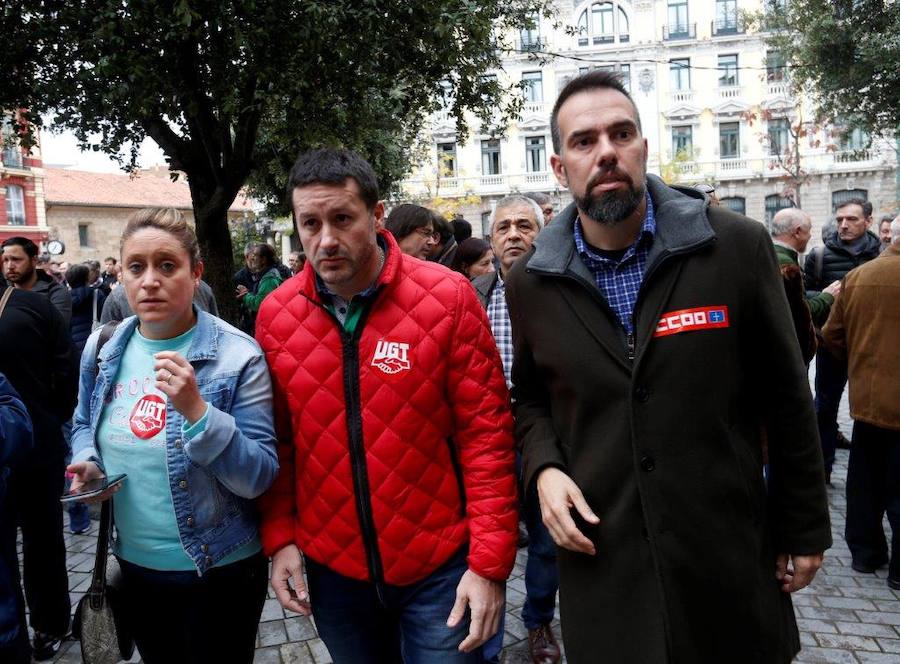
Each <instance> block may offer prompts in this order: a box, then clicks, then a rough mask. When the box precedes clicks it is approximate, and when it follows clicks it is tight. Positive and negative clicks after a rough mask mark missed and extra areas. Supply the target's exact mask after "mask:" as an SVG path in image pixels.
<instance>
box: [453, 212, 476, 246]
mask: <svg viewBox="0 0 900 664" xmlns="http://www.w3.org/2000/svg"><path fill="white" fill-rule="evenodd" d="M450 225H451V226H453V237H455V238H456V242H457V244H462V243H463V242H465V241H466V240H468V239H469V238H470V237H472V224H470V223H469V222H468V221H466V220H465V219H463V218H462V217H453V221H451V222H450Z"/></svg>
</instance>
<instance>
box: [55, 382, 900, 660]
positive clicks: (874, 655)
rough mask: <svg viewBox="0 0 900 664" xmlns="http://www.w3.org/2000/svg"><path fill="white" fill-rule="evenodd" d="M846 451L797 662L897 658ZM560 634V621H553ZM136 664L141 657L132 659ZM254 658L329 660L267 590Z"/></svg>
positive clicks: (82, 549) (897, 610)
mask: <svg viewBox="0 0 900 664" xmlns="http://www.w3.org/2000/svg"><path fill="white" fill-rule="evenodd" d="M839 421H840V424H841V429H842V430H843V432H844V434H845V435H847V436H848V437H849V436H850V431H851V425H852V423H851V422H850V419H849V413H848V407H847V402H846V396H845V398H844V403H843V404H842V407H841V413H840V418H839ZM847 457H848V452H846V451H845V450H839V451H838V458H837V464H836V466H835V469H834V473H833V478H834V486H833V487H830V488H829V490H828V496H829V503H830V506H831V519H832V530H833V532H834V542H835V544H834V547H833V548H832V549H831V550H830V551H829V552H828V553H827V555H826V560H825V565H824V568H823V569H822V570H821V571H820V572H819V574H818V575H817V577H816V579H815V582H814V583H813V584H812V586H810V587H809V588H807V589H805V590H803V591H801V592H800V593H797V594H796V595H795V597H794V605H795V608H796V613H797V622H798V623H799V626H800V630H801V634H800V637H801V642H802V644H803V650H802V651H801V653H800V655H799V656H798V658H797V661H798V662H841V663H844V662H846V663H848V664H850V663H857V664H876V663H881V662H884V663H888V662H892V663H894V664H897V663H898V662H900V592H895V591H892V590H891V589H890V588H888V587H887V584H886V581H885V577H886V575H887V570H886V568H885V569H882V570H879V571H878V572H877V573H876V574H859V573H857V572H854V571H853V570H851V568H850V562H851V561H850V553H849V551H848V550H847V546H846V544H845V543H844V538H843V530H844V514H845V500H844V485H845V477H846V473H847ZM96 530H97V522H96V521H95V522H93V525H92V531H91V532H92V534H89V535H69V534H68V533H67V535H66V546H67V549H68V568H69V587H70V589H71V598H72V606H73V607H74V606H75V605H76V604H77V603H78V600H79V599H80V598H81V597H82V595H83V594H84V592H85V590H86V589H87V587H88V586H89V584H90V572H91V567H92V565H93V550H94V546H95V540H96ZM524 572H525V555H524V552H523V551H519V555H518V557H517V559H516V566H515V569H514V570H513V574H512V577H511V579H510V581H509V583H508V585H507V611H508V612H507V616H506V635H505V641H504V643H505V646H506V647H505V648H504V650H503V659H502V661H503V662H504V664H525V663H526V662H528V661H529V659H528V654H527V653H528V647H527V631H526V630H525V627H524V625H523V624H522V620H521V617H520V613H521V611H520V610H521V606H522V602H523V601H524V599H525V580H524ZM554 631H555V632H556V634H557V635H559V633H560V632H559V621H558V619H557V620H556V621H555V622H554ZM54 661H56V662H61V663H62V662H66V663H74V662H81V656H80V652H79V649H78V644H77V643H75V642H72V641H69V642H66V643H65V644H64V647H63V650H62V651H61V652H60V655H59V656H58V657H57V658H56V660H54ZM132 661H133V662H138V661H140V660H139V659H138V657H137V656H135V658H134V659H133V660H132ZM255 662H259V663H266V664H268V663H272V664H282V663H283V664H289V663H290V664H294V663H298V664H299V663H302V664H311V663H316V664H324V663H327V662H331V658H330V657H329V655H328V651H327V650H326V649H325V646H324V644H323V643H322V641H321V640H320V639H318V638H317V636H316V631H315V627H314V625H313V623H312V622H311V621H310V620H309V619H307V618H304V617H302V616H298V615H296V614H287V615H286V614H285V612H284V611H283V610H282V609H281V607H280V606H279V604H278V602H277V601H276V600H275V599H274V597H273V596H272V594H271V592H270V593H269V598H268V599H267V600H266V603H265V607H264V608H263V613H262V618H261V620H260V625H259V635H258V641H257V651H256V658H255Z"/></svg>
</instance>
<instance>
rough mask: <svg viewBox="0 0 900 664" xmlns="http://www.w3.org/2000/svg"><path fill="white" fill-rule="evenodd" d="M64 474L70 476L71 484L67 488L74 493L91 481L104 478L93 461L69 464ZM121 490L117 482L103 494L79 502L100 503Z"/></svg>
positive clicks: (120, 485) (120, 484)
mask: <svg viewBox="0 0 900 664" xmlns="http://www.w3.org/2000/svg"><path fill="white" fill-rule="evenodd" d="M66 472H67V473H69V474H70V475H71V476H72V484H71V485H70V486H69V492H70V493H74V492H76V491H78V490H80V489H81V487H83V486H84V485H85V484H87V483H88V482H90V481H91V480H98V479H100V478H102V477H106V475H104V474H103V471H102V470H100V468H98V467H97V464H96V463H94V462H93V461H79V462H78V463H70V464H69V465H68V466H66ZM121 488H122V483H121V482H119V483H118V484H116V485H115V486H111V487H110V488H108V489H107V490H106V491H104V492H103V493H101V494H99V495H97V496H91V497H90V498H82V499H81V500H79V502H82V503H102V502H103V501H104V500H106V499H107V498H109V497H110V496H112V495H113V494H114V493H115V492H116V491H118V490H119V489H121Z"/></svg>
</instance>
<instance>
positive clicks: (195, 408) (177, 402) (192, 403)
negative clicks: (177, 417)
mask: <svg viewBox="0 0 900 664" xmlns="http://www.w3.org/2000/svg"><path fill="white" fill-rule="evenodd" d="M153 358H154V359H155V360H156V362H154V363H153V369H154V371H156V389H158V390H159V391H160V392H162V393H163V394H165V395H166V396H167V397H169V401H171V402H172V407H173V408H174V409H175V410H177V411H178V412H179V413H181V414H182V415H184V418H185V419H186V420H187V422H188V426H190V425H192V424H195V423H196V422H197V420H199V419H200V418H201V417H203V414H204V413H205V412H206V402H205V401H204V400H203V397H201V396H200V390H198V389H197V379H196V377H195V376H194V367H192V366H191V363H190V362H188V361H187V360H186V359H184V356H182V355H181V354H180V353H176V352H175V351H172V350H165V351H162V352H161V353H157V354H156V355H154V356H153Z"/></svg>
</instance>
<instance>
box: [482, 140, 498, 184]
mask: <svg viewBox="0 0 900 664" xmlns="http://www.w3.org/2000/svg"><path fill="white" fill-rule="evenodd" d="M481 174H482V175H500V139H498V138H494V139H491V140H488V141H481Z"/></svg>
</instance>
